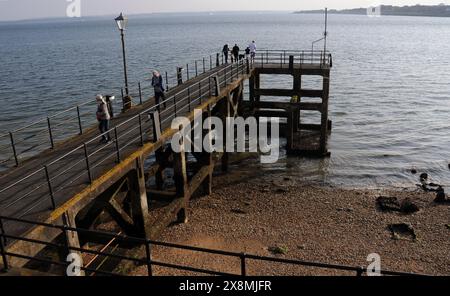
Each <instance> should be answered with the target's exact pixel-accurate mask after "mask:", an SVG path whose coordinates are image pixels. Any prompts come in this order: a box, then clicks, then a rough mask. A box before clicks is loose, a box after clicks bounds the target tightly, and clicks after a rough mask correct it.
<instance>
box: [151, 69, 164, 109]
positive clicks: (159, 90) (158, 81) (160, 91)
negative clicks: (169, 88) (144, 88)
mask: <svg viewBox="0 0 450 296" xmlns="http://www.w3.org/2000/svg"><path fill="white" fill-rule="evenodd" d="M152 86H153V88H154V90H155V104H156V108H157V109H158V111H160V110H161V106H160V104H161V99H162V101H163V102H164V108H166V102H165V100H166V96H165V94H164V81H163V78H162V76H161V74H160V73H159V72H158V71H153V78H152Z"/></svg>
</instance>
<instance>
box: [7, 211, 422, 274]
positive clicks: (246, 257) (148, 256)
mask: <svg viewBox="0 0 450 296" xmlns="http://www.w3.org/2000/svg"><path fill="white" fill-rule="evenodd" d="M5 221H13V222H15V223H22V224H29V225H31V226H40V227H44V228H46V229H56V230H59V231H61V234H62V235H63V236H65V235H67V234H68V233H70V232H76V233H78V234H79V235H88V236H89V237H96V238H98V239H102V238H103V239H106V240H115V241H117V242H119V243H120V242H122V243H126V244H127V245H130V244H133V245H134V246H135V247H140V248H144V249H145V257H144V258H133V257H130V256H124V255H119V254H113V253H111V252H106V251H96V250H92V249H86V248H83V247H73V246H70V245H68V244H67V243H64V244H58V243H55V242H51V241H43V240H39V239H30V238H26V237H21V236H17V235H12V234H10V233H8V232H7V231H5V229H4V227H2V225H4V222H5ZM64 241H67V240H64ZM12 242H26V243H30V244H36V245H39V246H43V247H49V248H53V249H55V250H57V251H58V250H59V251H62V252H66V253H67V254H69V253H80V254H82V255H85V254H88V255H95V256H100V257H102V258H104V259H119V260H123V261H127V262H132V263H135V264H136V265H141V266H146V267H147V275H148V276H153V275H154V270H153V267H155V266H157V267H164V268H169V269H174V270H179V271H189V272H193V273H196V274H206V275H218V276H248V275H249V272H248V265H249V263H250V262H252V261H259V262H265V263H278V264H283V265H291V266H302V267H308V268H318V269H322V270H334V271H342V272H348V273H353V274H354V275H356V276H363V275H364V274H365V273H367V272H368V269H367V268H366V267H355V266H346V265H339V264H325V263H319V262H308V261H304V260H295V259H283V258H275V257H265V256H257V255H251V254H246V253H237V252H230V251H222V250H213V249H208V248H201V247H194V246H186V245H180V244H174V243H166V242H160V241H152V240H148V239H143V238H137V237H130V236H125V235H121V234H114V233H110V232H105V231H98V230H86V229H81V228H73V227H69V226H67V225H54V224H48V223H39V222H33V221H29V220H24V219H15V218H8V217H3V216H0V252H1V258H2V261H3V267H4V269H5V271H8V270H9V269H10V268H11V265H10V263H9V262H10V258H18V259H25V260H29V261H30V262H37V263H45V264H50V265H56V266H62V267H65V266H67V265H68V264H69V263H68V262H61V261H52V260H49V259H46V258H41V257H37V256H36V257H32V256H29V255H26V254H19V253H14V252H11V251H8V246H9V245H11V243H12ZM156 246H158V247H164V248H170V249H177V250H184V251H191V252H196V253H200V254H208V255H214V256H222V257H228V258H233V259H235V260H236V262H237V263H238V264H239V266H240V273H239V274H231V273H227V272H223V271H220V270H212V269H205V268H197V267H193V266H184V265H179V264H173V263H167V262H160V261H156V260H153V259H152V250H153V249H154V247H156ZM80 269H81V270H83V271H85V272H91V273H95V274H104V275H116V276H120V275H122V274H117V273H114V272H113V271H106V270H98V269H93V268H89V267H84V266H81V267H80ZM380 274H381V275H386V276H423V275H419V274H412V273H405V272H395V271H387V270H381V271H380Z"/></svg>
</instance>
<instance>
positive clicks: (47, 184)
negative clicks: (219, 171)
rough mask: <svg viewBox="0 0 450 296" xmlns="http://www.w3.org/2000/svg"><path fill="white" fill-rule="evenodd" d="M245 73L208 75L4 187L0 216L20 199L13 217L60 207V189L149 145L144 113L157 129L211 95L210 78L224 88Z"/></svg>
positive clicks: (225, 70) (231, 69)
mask: <svg viewBox="0 0 450 296" xmlns="http://www.w3.org/2000/svg"><path fill="white" fill-rule="evenodd" d="M248 70H249V65H248V64H246V63H245V62H244V61H241V62H239V63H234V64H230V65H227V66H224V67H222V68H220V69H219V70H218V71H213V72H211V73H210V74H209V75H205V76H204V77H202V78H201V79H198V81H196V82H195V83H190V84H189V86H187V87H186V88H181V90H179V91H177V92H175V93H173V94H171V95H170V96H168V97H167V98H166V99H165V100H164V101H163V102H161V103H160V104H158V105H154V106H152V107H150V108H147V109H145V110H143V111H141V112H140V113H139V114H137V115H135V116H133V117H131V118H129V119H127V120H125V121H123V122H121V123H120V124H118V125H116V126H114V127H112V129H111V130H109V131H108V132H106V133H104V134H99V135H97V136H94V137H92V138H91V139H89V140H87V141H86V142H84V143H82V144H80V145H79V146H78V147H76V148H74V149H72V150H71V151H69V152H67V153H65V154H64V155H62V156H59V157H58V158H57V159H54V160H52V161H51V162H49V163H46V164H45V165H43V166H42V167H41V168H40V169H38V170H36V171H34V172H32V173H30V174H28V175H27V176H24V177H23V178H21V179H19V180H16V181H15V182H13V183H12V184H5V187H3V188H1V189H0V197H2V196H3V198H2V199H1V202H0V209H1V211H2V213H5V212H6V211H9V210H10V209H11V208H13V207H14V206H15V205H17V204H18V203H20V202H22V201H24V200H26V199H31V201H30V204H29V205H28V208H26V209H22V210H21V211H20V212H18V213H15V214H17V215H18V216H17V217H19V218H21V217H24V216H26V215H28V214H29V213H31V212H32V211H33V210H35V209H37V208H38V207H40V206H42V205H43V204H45V203H47V204H48V206H50V207H51V208H53V209H54V208H56V207H57V206H58V204H59V203H60V202H63V200H62V198H63V197H64V196H65V195H64V190H65V189H67V188H68V187H70V186H73V185H74V184H78V185H79V184H80V183H81V184H83V183H88V184H90V183H92V182H93V180H95V179H96V178H97V177H99V175H97V174H96V169H97V168H99V167H101V166H104V165H108V164H109V165H111V164H112V165H115V164H117V163H120V162H121V161H122V160H123V153H124V151H125V150H126V149H127V148H129V147H130V146H135V147H136V149H137V148H139V147H140V146H142V145H144V143H146V142H150V141H152V140H153V126H152V121H151V119H150V117H149V114H151V113H152V112H155V111H157V110H160V119H161V125H163V126H166V127H167V126H168V125H169V123H170V121H171V120H173V119H174V118H176V117H178V116H180V115H184V114H187V113H189V112H190V111H192V110H193V109H194V108H195V107H196V106H198V105H200V104H202V102H204V101H206V99H208V98H210V97H213V96H214V95H215V85H214V82H213V81H212V80H213V77H217V78H218V79H219V84H220V86H221V87H224V86H226V85H229V84H230V83H232V82H233V81H235V80H237V79H238V78H239V76H240V75H244V74H246V73H247V71H248ZM164 105H167V108H163V106H164ZM107 135H109V136H110V138H111V141H110V142H109V143H106V144H101V145H100V144H98V142H99V141H100V139H101V138H103V137H104V136H107ZM19 187H20V190H19V191H18V190H17V188H19ZM58 195H59V196H61V197H59V196H58ZM31 196H33V198H31ZM36 196H37V197H36ZM13 216H15V215H13Z"/></svg>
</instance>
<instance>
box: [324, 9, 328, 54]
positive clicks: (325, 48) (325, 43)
mask: <svg viewBox="0 0 450 296" xmlns="http://www.w3.org/2000/svg"><path fill="white" fill-rule="evenodd" d="M327 30H328V8H326V7H325V33H324V38H325V39H324V46H323V54H325V53H326V52H327V35H328V32H327Z"/></svg>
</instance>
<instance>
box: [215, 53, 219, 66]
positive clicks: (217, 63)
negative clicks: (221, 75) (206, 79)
mask: <svg viewBox="0 0 450 296" xmlns="http://www.w3.org/2000/svg"><path fill="white" fill-rule="evenodd" d="M219 66H220V53H218V54H217V55H216V67H219Z"/></svg>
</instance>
